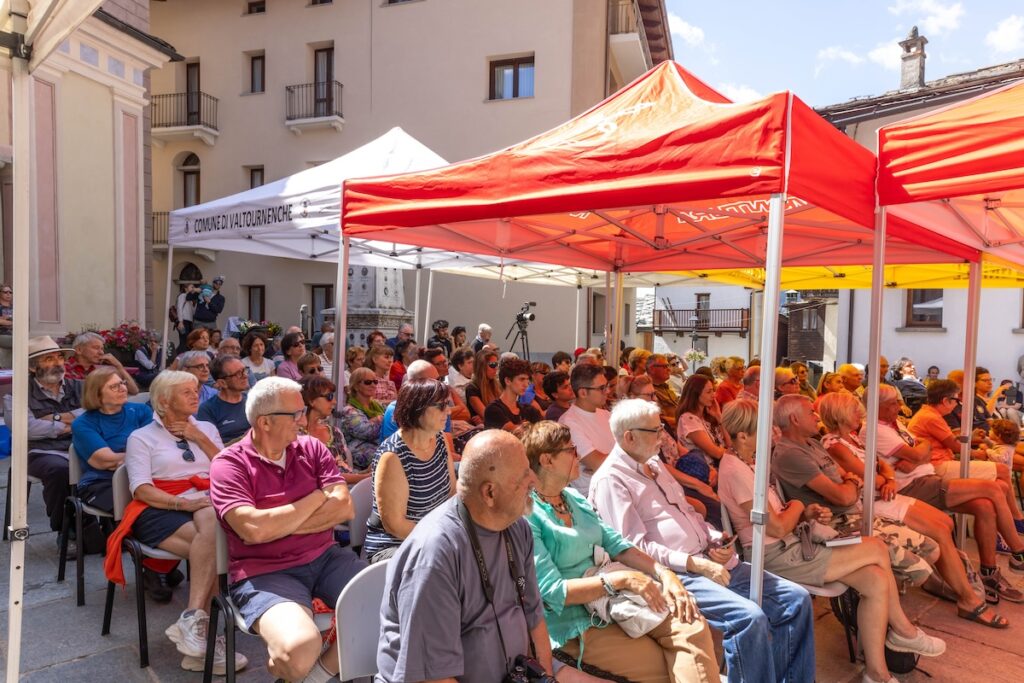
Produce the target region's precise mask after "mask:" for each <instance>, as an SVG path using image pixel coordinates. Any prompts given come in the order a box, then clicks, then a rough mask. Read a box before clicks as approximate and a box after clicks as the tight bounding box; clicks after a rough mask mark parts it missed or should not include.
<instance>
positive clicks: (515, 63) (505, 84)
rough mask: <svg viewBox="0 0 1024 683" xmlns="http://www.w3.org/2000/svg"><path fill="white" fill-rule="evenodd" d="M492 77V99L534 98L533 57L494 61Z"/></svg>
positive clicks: (491, 66) (491, 70) (491, 68)
mask: <svg viewBox="0 0 1024 683" xmlns="http://www.w3.org/2000/svg"><path fill="white" fill-rule="evenodd" d="M490 75H491V85H490V94H489V97H490V99H492V100H512V99H517V98H520V97H533V55H530V56H529V57H517V58H515V59H499V60H495V61H492V62H491V65H490Z"/></svg>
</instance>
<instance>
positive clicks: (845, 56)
mask: <svg viewBox="0 0 1024 683" xmlns="http://www.w3.org/2000/svg"><path fill="white" fill-rule="evenodd" d="M837 61H838V62H846V63H847V64H854V65H856V64H862V63H863V62H864V58H863V57H861V56H860V55H858V54H857V53H855V52H852V51H850V50H847V49H846V48H844V47H840V46H839V45H832V46H830V47H826V48H825V49H823V50H818V63H817V64H816V65H815V67H814V75H815V77H817V76H818V74H820V73H821V72H822V70H824V68H825V65H826V63H828V62H837Z"/></svg>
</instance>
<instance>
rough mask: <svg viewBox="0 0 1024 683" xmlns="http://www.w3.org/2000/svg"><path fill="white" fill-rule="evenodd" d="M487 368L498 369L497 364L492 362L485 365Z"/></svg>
mask: <svg viewBox="0 0 1024 683" xmlns="http://www.w3.org/2000/svg"><path fill="white" fill-rule="evenodd" d="M487 367H489V368H496V367H498V364H497V363H496V362H494V361H492V362H490V363H488V364H487Z"/></svg>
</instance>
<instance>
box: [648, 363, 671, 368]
mask: <svg viewBox="0 0 1024 683" xmlns="http://www.w3.org/2000/svg"><path fill="white" fill-rule="evenodd" d="M647 367H649V368H667V367H668V363H648V364H647Z"/></svg>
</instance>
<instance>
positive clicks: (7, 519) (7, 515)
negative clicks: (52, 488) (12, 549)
mask: <svg viewBox="0 0 1024 683" xmlns="http://www.w3.org/2000/svg"><path fill="white" fill-rule="evenodd" d="M25 476H26V478H27V479H28V483H27V484H26V486H27V488H28V493H27V494H26V495H25V499H26V500H28V496H29V494H31V493H32V484H42V483H43V480H42V479H38V478H36V477H33V476H32V475H31V474H28V475H25ZM10 526H11V471H10V470H7V503H6V504H5V505H4V533H3V538H4V540H5V541H6V540H7V536H8V532H9V527H10Z"/></svg>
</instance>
